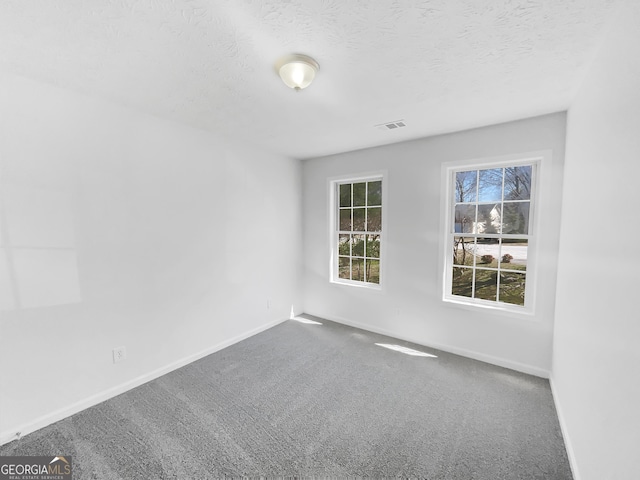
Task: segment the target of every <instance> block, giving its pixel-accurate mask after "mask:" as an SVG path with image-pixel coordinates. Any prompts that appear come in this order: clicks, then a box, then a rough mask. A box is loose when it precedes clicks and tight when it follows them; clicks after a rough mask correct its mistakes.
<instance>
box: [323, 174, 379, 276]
mask: <svg viewBox="0 0 640 480" xmlns="http://www.w3.org/2000/svg"><path fill="white" fill-rule="evenodd" d="M331 186H332V192H331V194H332V195H333V202H332V207H333V208H332V209H333V215H332V224H333V225H332V240H331V242H332V266H331V269H332V272H331V279H332V281H333V282H336V283H345V284H353V285H361V286H373V287H377V286H379V285H380V273H381V268H382V265H381V259H380V257H381V255H380V251H381V246H382V208H383V206H382V198H383V196H382V188H383V179H382V177H381V176H379V175H378V176H374V177H366V178H358V179H349V180H341V181H334V182H332V183H331Z"/></svg>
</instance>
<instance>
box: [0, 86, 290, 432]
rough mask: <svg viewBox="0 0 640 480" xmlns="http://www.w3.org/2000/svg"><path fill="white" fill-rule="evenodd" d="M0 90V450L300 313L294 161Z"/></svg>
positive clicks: (45, 90) (111, 110)
mask: <svg viewBox="0 0 640 480" xmlns="http://www.w3.org/2000/svg"><path fill="white" fill-rule="evenodd" d="M0 92H1V93H0V95H1V96H0V112H2V114H1V117H0V135H1V137H0V161H1V163H0V182H1V183H0V185H1V189H0V193H1V196H0V202H1V204H0V213H1V214H2V217H0V218H1V219H2V223H1V225H2V230H1V231H2V242H3V243H2V245H0V247H2V250H1V251H0V259H1V260H0V271H2V274H1V275H0V289H1V290H0V298H2V301H1V302H0V308H1V309H2V311H1V312H0V313H1V315H2V319H1V323H0V329H1V330H0V335H1V337H0V375H1V377H0V385H1V392H0V416H1V417H0V422H1V423H0V441H2V442H5V441H7V440H8V439H10V438H12V436H13V435H14V434H15V432H17V431H18V430H20V431H22V432H23V434H24V433H26V432H28V431H30V430H33V429H34V428H36V427H39V426H42V425H45V424H47V423H49V422H50V421H52V420H57V419H58V418H62V417H64V416H65V415H68V414H70V413H73V412H74V411H76V410H78V409H80V408H82V407H86V406H88V405H89V404H91V403H94V402H97V401H98V400H101V399H103V398H105V397H108V396H109V395H113V394H115V393H119V392H120V391H122V390H124V389H126V388H128V387H131V386H132V385H135V384H136V383H139V382H140V381H143V380H147V379H149V378H150V377H153V376H155V375H158V374H160V373H162V372H164V371H166V370H167V369H170V368H174V367H176V366H178V365H180V364H182V363H184V362H185V361H188V360H192V359H194V358H195V357H197V356H198V355H201V354H202V353H203V352H207V351H211V350H214V349H216V348H218V347H220V346H221V345H226V344H228V343H230V342H233V341H234V340H237V339H239V338H242V337H243V336H245V335H247V334H249V333H255V332H257V331H259V330H260V329H263V328H266V327H268V326H270V325H273V324H274V323H277V322H279V321H281V320H284V319H286V318H288V317H289V313H290V309H291V306H292V304H294V305H295V308H296V310H297V311H300V298H301V296H300V294H299V292H298V291H299V287H298V284H299V279H298V276H299V273H300V268H301V264H300V258H301V257H300V255H301V246H300V245H301V233H300V205H301V195H300V178H301V177H300V174H301V172H300V164H299V162H298V161H295V160H292V159H287V158H282V157H277V156H273V155H269V154H266V153H264V152H259V151H256V150H252V149H251V148H249V147H245V146H239V145H232V144H230V143H227V142H225V141H224V140H221V139H219V138H216V137H214V136H213V135H211V134H208V133H205V132H202V131H199V130H195V129H191V128H189V127H186V126H181V125H178V124H174V123H171V122H167V121H163V120H160V119H157V118H155V117H152V116H148V115H144V114H140V113H135V112H133V111H131V110H128V109H126V108H122V107H118V106H115V105H111V104H109V103H107V102H103V101H98V100H93V99H90V98H87V97H84V96H82V95H79V94H75V93H71V92H66V91H63V90H60V89H57V88H54V87H51V86H46V85H44V84H40V83H37V82H33V81H29V80H25V79H20V78H16V77H9V76H3V77H1V78H0ZM8 247H11V248H8ZM116 346H125V347H126V349H127V354H128V358H127V359H126V360H125V361H124V362H121V363H118V364H115V365H114V364H113V363H112V348H113V347H116Z"/></svg>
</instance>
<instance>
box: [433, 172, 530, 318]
mask: <svg viewBox="0 0 640 480" xmlns="http://www.w3.org/2000/svg"><path fill="white" fill-rule="evenodd" d="M537 164H538V162H537V161H532V160H528V161H525V162H513V163H510V164H493V165H482V166H480V167H476V168H469V167H468V166H467V167H461V168H450V169H449V172H448V181H449V182H450V183H449V185H448V188H447V192H448V193H447V194H448V196H449V198H448V202H447V206H448V218H447V220H448V221H447V233H446V236H447V238H446V245H447V247H446V250H447V251H445V269H446V271H445V278H446V280H445V286H444V288H445V291H444V298H445V300H453V301H457V302H461V303H470V304H478V305H484V306H491V305H493V306H497V305H500V306H506V307H507V308H509V309H516V310H517V309H518V308H523V307H527V306H529V305H528V304H529V303H530V301H528V297H529V295H528V290H529V283H528V272H529V270H530V268H531V264H530V257H531V255H530V253H531V252H530V249H531V242H532V239H533V235H534V232H533V228H534V227H533V225H534V222H533V221H532V220H533V215H532V212H533V207H534V205H533V203H534V201H535V199H534V196H535V192H534V186H535V175H536V169H537Z"/></svg>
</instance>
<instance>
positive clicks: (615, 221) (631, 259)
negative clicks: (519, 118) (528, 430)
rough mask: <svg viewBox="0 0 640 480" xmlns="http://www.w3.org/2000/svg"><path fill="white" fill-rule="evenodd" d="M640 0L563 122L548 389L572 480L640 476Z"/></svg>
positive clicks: (622, 18) (626, 11)
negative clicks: (564, 133)
mask: <svg viewBox="0 0 640 480" xmlns="http://www.w3.org/2000/svg"><path fill="white" fill-rule="evenodd" d="M638 25H640V3H638V2H637V1H635V0H634V1H629V2H627V3H626V5H625V6H623V7H622V9H621V11H620V12H619V15H618V16H617V17H616V19H615V21H614V22H613V24H612V25H611V27H610V31H609V35H608V36H607V37H606V39H605V42H604V43H603V45H602V46H601V48H600V50H599V52H598V54H597V56H596V58H595V60H594V63H593V65H592V67H591V69H590V71H589V72H588V74H587V77H586V79H585V81H584V83H583V85H582V87H581V89H580V91H579V93H578V95H577V98H576V99H575V101H574V103H573V104H572V106H571V109H570V110H569V114H568V124H567V159H566V167H565V183H564V199H563V214H562V230H561V242H560V264H559V267H558V293H557V295H558V301H557V309H556V326H555V335H554V349H553V374H552V386H553V389H554V396H555V399H556V404H557V406H558V410H559V413H560V417H561V423H562V426H563V430H564V434H565V440H566V442H567V444H568V450H569V454H570V458H571V459H572V464H573V467H574V474H575V477H576V479H581V480H603V479H620V480H626V479H636V478H640V457H639V456H638V449H639V448H640V349H639V348H638V342H639V339H640V306H639V305H640V304H639V303H638V295H639V289H640V275H639V273H638V272H640V260H639V258H640V257H639V256H638V255H639V254H638V241H639V240H640V214H639V213H638V190H639V187H638V183H637V180H638V179H639V178H640V89H639V87H640V48H639V47H640V28H638Z"/></svg>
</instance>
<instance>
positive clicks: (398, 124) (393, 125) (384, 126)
mask: <svg viewBox="0 0 640 480" xmlns="http://www.w3.org/2000/svg"><path fill="white" fill-rule="evenodd" d="M406 126H407V125H406V124H405V123H404V120H394V121H393V122H387V123H381V124H379V125H376V128H378V129H380V130H395V129H397V128H402V127H406Z"/></svg>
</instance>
